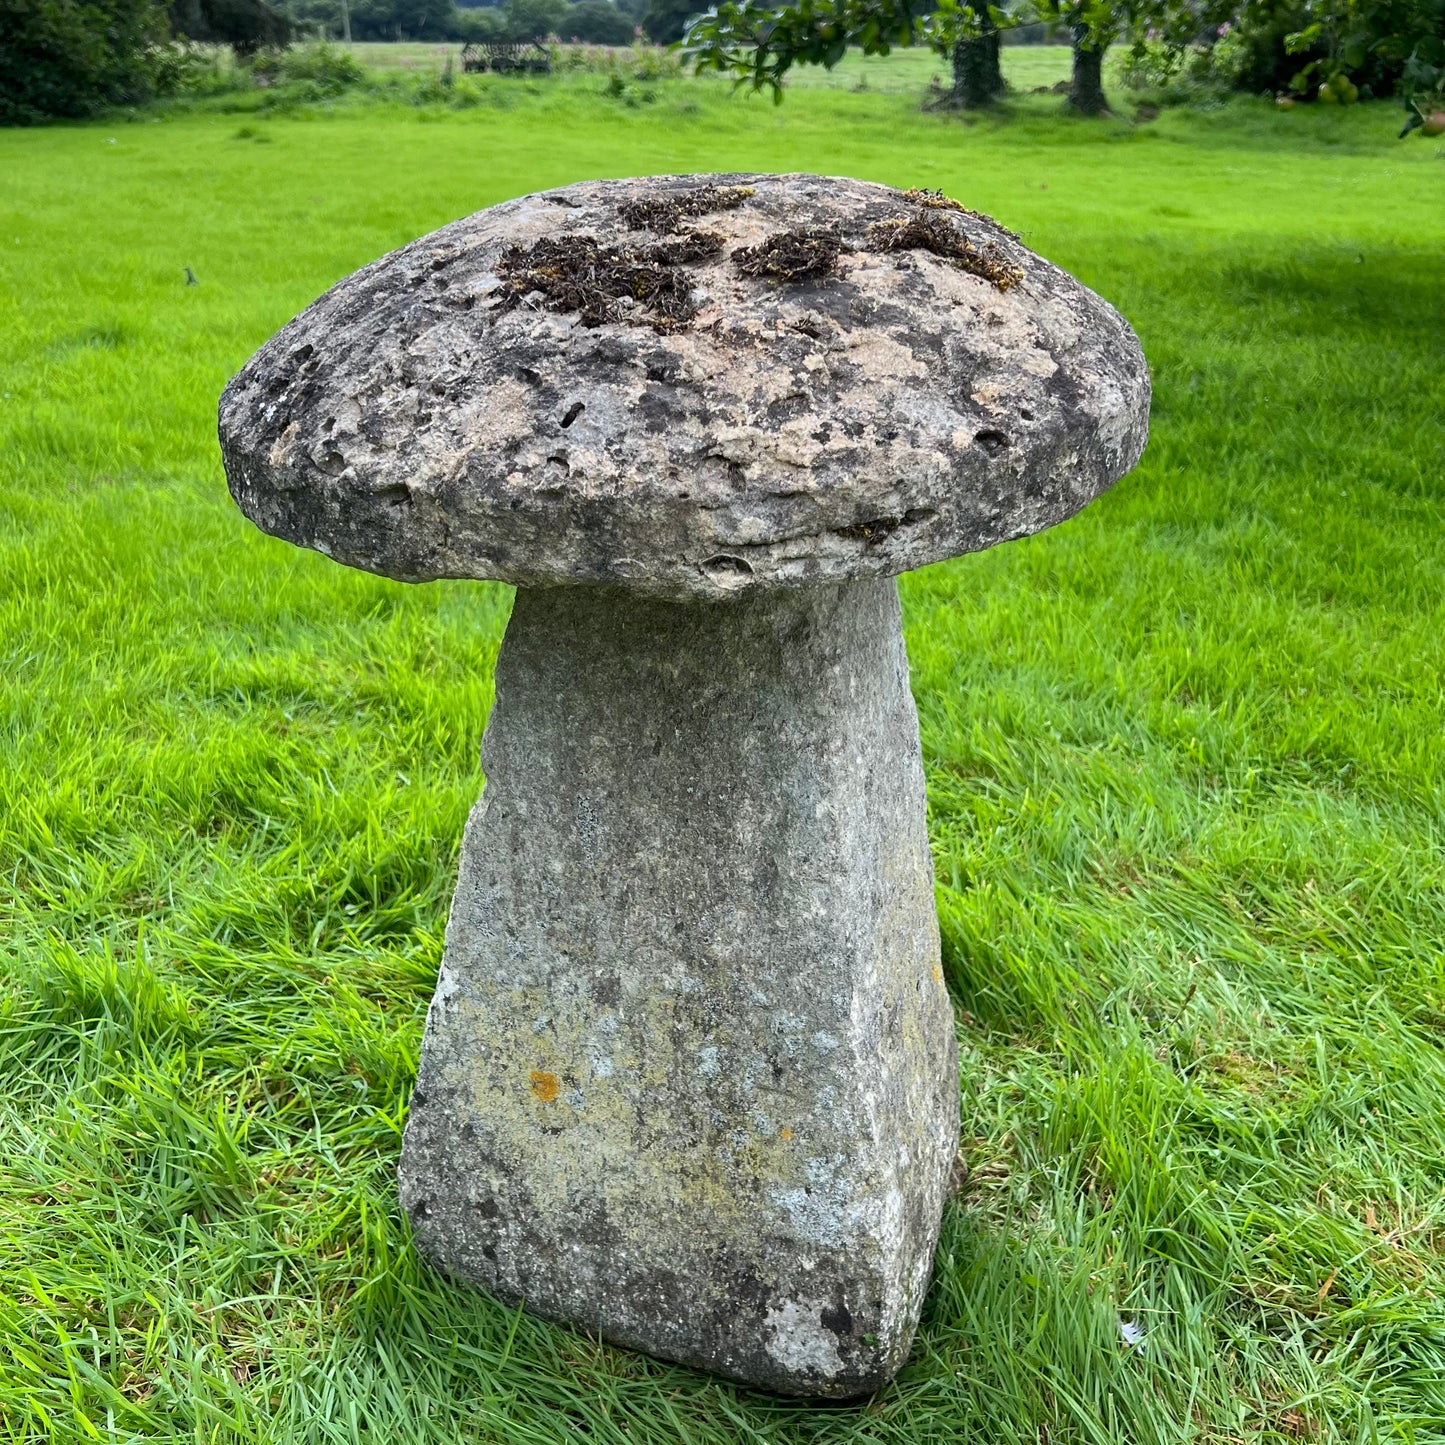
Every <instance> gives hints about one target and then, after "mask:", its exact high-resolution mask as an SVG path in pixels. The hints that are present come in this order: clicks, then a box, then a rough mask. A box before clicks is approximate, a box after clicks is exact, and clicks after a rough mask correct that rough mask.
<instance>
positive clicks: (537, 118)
mask: <svg viewBox="0 0 1445 1445" xmlns="http://www.w3.org/2000/svg"><path fill="white" fill-rule="evenodd" d="M601 90H602V82H601V80H600V79H599V78H598V77H596V76H582V77H577V78H572V79H566V80H556V81H551V82H538V83H515V84H513V85H512V86H511V88H510V89H508V88H506V87H505V86H502V85H492V86H490V87H487V88H484V89H483V91H482V92H480V93H481V95H482V103H480V104H478V105H476V106H474V107H473V108H471V109H469V110H465V111H460V112H455V111H452V110H450V109H447V108H444V107H440V106H432V107H422V108H420V109H417V108H409V107H406V106H403V105H372V106H369V107H368V106H359V105H358V106H348V105H347V104H346V103H339V104H338V106H337V108H336V110H335V111H334V112H332V113H328V112H327V111H326V110H325V109H323V108H306V107H302V108H301V109H299V110H296V111H293V112H291V113H281V114H272V115H270V116H265V115H259V116H252V117H242V116H236V115H228V114H221V113H215V112H199V113H194V114H188V115H177V116H173V117H171V118H165V119H157V118H154V117H151V116H148V115H142V116H139V117H137V118H135V120H134V121H132V122H127V121H125V120H118V121H113V122H106V123H102V124H98V125H87V126H79V127H65V128H56V129H50V130H35V131H27V132H15V131H11V132H5V133H0V177H3V184H0V1439H4V1440H11V1441H19V1440H25V1441H40V1440H44V1441H52V1440H53V1441H62V1442H70V1441H76V1442H80V1441H106V1442H110V1441H142V1440H144V1441H166V1442H171V1441H174V1442H181V1441H186V1442H211V1441H216V1442H232V1441H284V1442H302V1441H306V1442H310V1441H316V1442H322V1441H327V1442H330V1441H355V1442H361V1441H366V1442H385V1445H410V1442H423V1441H426V1442H444V1441H445V1442H450V1441H458V1442H460V1441H468V1442H484V1441H485V1442H507V1445H522V1442H537V1445H556V1442H561V1441H568V1442H584V1441H585V1442H624V1441H631V1442H658V1445H674V1442H680V1441H685V1442H697V1445H702V1442H717V1445H720V1442H747V1445H763V1442H768V1445H783V1442H825V1441H826V1442H844V1441H849V1442H862V1441H870V1442H898V1445H904V1442H907V1445H930V1442H940V1445H941V1442H945V1441H947V1442H962V1441H969V1442H974V1441H976V1442H985V1445H990V1442H996V1441H998V1442H1002V1441H1031V1442H1033V1441H1037V1442H1049V1445H1063V1442H1071V1445H1072V1442H1079V1445H1084V1442H1100V1445H1101V1442H1118V1445H1125V1442H1128V1445H1136V1442H1141V1445H1142V1442H1154V1441H1186V1440H1199V1441H1211V1442H1215V1441H1220V1442H1222V1441H1247V1442H1255V1441H1261V1442H1262V1441H1299V1440H1320V1441H1341V1442H1346V1441H1347V1442H1365V1441H1374V1440H1392V1439H1396V1440H1408V1441H1415V1442H1425V1441H1431V1440H1440V1439H1445V1054H1442V1043H1445V804H1442V798H1445V697H1442V683H1441V672H1442V667H1445V516H1442V503H1445V440H1442V438H1445V431H1442V428H1441V417H1442V415H1445V385H1442V374H1445V373H1442V366H1441V358H1442V350H1441V343H1442V330H1441V318H1442V311H1445V306H1442V302H1445V280H1442V274H1441V270H1440V256H1441V253H1442V252H1441V247H1442V241H1445V234H1442V233H1445V159H1442V156H1441V152H1440V150H1439V149H1438V148H1437V145H1436V143H1433V142H1424V141H1421V140H1420V139H1419V138H1418V137H1416V138H1414V139H1413V140H1412V141H1410V142H1405V143H1396V142H1395V140H1394V139H1393V133H1394V129H1395V121H1396V113H1395V112H1393V111H1390V110H1387V109H1385V108H1383V107H1380V106H1369V107H1359V108H1357V109H1354V110H1351V111H1343V112H1342V111H1325V110H1323V109H1320V110H1316V111H1298V110H1297V111H1295V112H1293V113H1291V114H1287V115H1286V114H1278V113H1276V112H1274V111H1273V109H1272V108H1269V107H1266V106H1264V105H1262V104H1260V103H1255V102H1241V103H1238V104H1236V105H1234V106H1231V107H1229V108H1227V109H1223V110H1214V111H1191V112H1168V113H1166V114H1165V115H1164V116H1163V117H1162V118H1161V119H1160V120H1159V121H1158V122H1156V123H1155V124H1152V125H1143V126H1137V127H1134V126H1130V125H1127V124H1124V123H1121V122H1106V123H1096V124H1090V123H1086V122H1078V121H1069V120H1064V119H1060V118H1059V117H1057V115H1056V114H1055V112H1054V109H1053V105H1054V102H1052V101H1051V100H1050V101H1048V102H1047V103H1045V101H1044V99H1042V98H1038V99H1034V100H1029V101H1027V102H1021V103H1019V105H1018V106H1017V107H1016V108H1015V112H1014V114H1013V115H1012V117H1011V118H1009V119H1006V120H981V121H978V122H976V123H974V124H972V125H965V124H963V123H961V122H959V121H958V120H955V119H949V118H945V117H940V116H925V115H920V114H919V113H918V111H917V105H916V96H912V95H908V94H902V93H887V92H886V91H884V90H883V89H881V88H876V87H873V88H870V90H869V91H868V92H866V93H854V92H852V91H850V90H848V89H809V88H805V87H799V88H797V89H796V90H795V91H794V93H793V94H792V95H791V96H790V98H789V99H788V101H787V102H786V103H785V104H784V105H783V106H781V107H780V108H774V107H773V106H772V105H770V104H768V103H767V102H766V101H765V100H761V101H759V100H749V99H747V98H744V97H736V98H730V97H729V95H728V93H727V91H726V89H725V88H724V87H721V86H718V85H699V84H695V83H694V84H682V83H661V84H659V85H658V86H657V87H656V88H655V90H654V91H653V96H654V98H653V99H652V100H651V101H648V100H646V99H645V98H643V97H640V96H637V95H633V96H632V97H631V99H632V101H633V102H634V103H632V104H629V103H628V97H626V96H624V97H622V98H621V99H617V100H614V99H609V98H607V97H606V96H604V95H602V94H601V93H600V92H601ZM243 122H244V123H243ZM734 167H736V168H759V169H778V170H781V169H789V168H807V169H814V170H819V171H832V172H846V173H850V174H855V175H860V176H866V177H871V178H876V179H879V180H884V181H889V182H894V183H899V184H905V185H927V186H939V187H942V188H944V189H945V190H947V191H948V192H949V193H950V194H952V195H955V196H958V197H960V198H962V199H963V200H964V201H965V202H966V203H967V204H968V205H971V206H976V207H980V208H982V209H985V210H988V211H990V212H992V213H994V214H996V215H997V216H999V217H1000V218H1001V219H1002V220H1003V221H1005V222H1006V223H1007V224H1009V225H1011V226H1013V227H1015V228H1017V229H1019V230H1020V231H1022V233H1023V234H1024V237H1025V239H1026V240H1027V241H1028V242H1029V243H1030V244H1031V245H1033V246H1034V247H1035V248H1037V249H1038V250H1040V251H1041V252H1043V253H1044V254H1046V255H1048V256H1049V257H1051V258H1052V259H1054V260H1056V261H1058V262H1059V263H1061V264H1062V265H1064V266H1066V267H1068V268H1069V269H1071V270H1073V271H1074V272H1076V273H1077V274H1078V275H1079V276H1081V277H1082V278H1083V279H1084V280H1086V281H1087V282H1088V283H1089V284H1091V285H1092V286H1094V287H1095V288H1097V289H1098V290H1100V291H1101V292H1102V293H1103V294H1104V295H1106V296H1108V297H1109V298H1110V299H1111V300H1113V301H1114V302H1115V303H1116V304H1117V305H1118V306H1119V307H1120V308H1121V309H1122V310H1123V311H1124V312H1125V313H1126V314H1127V315H1128V316H1129V317H1130V318H1131V320H1132V321H1133V323H1134V324H1135V326H1136V328H1137V329H1138V331H1139V333H1140V335H1141V336H1142V338H1143V341H1144V346H1145V350H1146V352H1147V354H1148V355H1149V357H1150V359H1151V362H1152V365H1153V369H1154V375H1155V384H1156V404H1155V415H1154V435H1153V440H1152V442H1151V445H1150V448H1149V451H1148V453H1147V455H1146V457H1145V459H1144V462H1143V464H1142V465H1141V466H1140V467H1139V469H1138V471H1137V472H1136V473H1135V474H1134V475H1133V476H1131V477H1130V478H1129V479H1127V480H1126V481H1125V482H1123V483H1122V484H1121V485H1120V486H1119V487H1118V488H1116V489H1115V490H1114V491H1113V492H1112V493H1111V494H1110V495H1109V496H1107V497H1106V498H1104V499H1103V500H1102V501H1100V502H1099V503H1098V504H1096V505H1095V506H1093V507H1092V508H1090V509H1089V510H1088V511H1087V512H1086V513H1085V514H1083V515H1082V516H1081V517H1079V518H1078V519H1076V520H1075V521H1073V522H1071V523H1069V524H1067V525H1065V526H1063V527H1060V528H1058V529H1056V530H1055V531H1053V532H1051V533H1048V534H1046V535H1043V536H1040V537H1038V538H1036V539H1033V540H1031V541H1028V542H1026V543H1019V544H1014V545H1012V546H1009V547H1006V548H1003V549H1000V550H998V551H996V552H993V553H987V554H984V555H981V556H976V557H971V558H964V559H961V560H959V561H957V562H955V563H951V564H948V565H945V566H940V567H936V568H933V569H931V570H929V571H927V572H925V573H921V574H917V575H914V576H912V577H911V578H909V579H908V580H907V581H906V583H905V585H904V599H905V608H906V614H907V624H908V639H909V645H910V648H911V652H912V657H913V665H914V684H915V689H916V691H917V695H918V700H919V705H920V710H921V713H922V720H923V729H924V744H925V749H926V753H927V760H928V767H929V782H930V796H931V808H932V812H931V819H932V830H933V839H934V846H935V852H936V858H937V865H938V901H939V908H940V912H941V915H942V919H943V925H944V936H945V950H946V962H947V967H948V975H949V979H950V983H951V986H952V989H953V992H954V998H955V1000H956V1003H957V1008H958V1037H959V1045H960V1048H961V1050H962V1060H963V1097H962V1110H963V1120H964V1136H965V1141H966V1142H965V1154H966V1158H967V1162H968V1164H969V1166H970V1170H971V1173H970V1175H969V1177H968V1180H967V1183H966V1184H965V1186H964V1187H963V1189H962V1192H961V1194H960V1196H959V1198H958V1199H957V1201H956V1203H955V1204H953V1205H952V1206H951V1207H950V1211H949V1214H948V1218H947V1221H946V1225H945V1233H944V1239H943V1244H942V1248H941V1251H940V1256H939V1262H938V1269H937V1276H936V1281H935V1285H934V1288H933V1291H932V1294H931V1296H930V1299H929V1302H928V1306H927V1310H926V1314H925V1320H924V1325H923V1328H922V1330H921V1332H920V1335H919V1339H918V1343H917V1346H916V1349H915V1352H914V1356H913V1359H912V1362H911V1363H910V1365H909V1366H908V1367H907V1369H906V1371H905V1372H904V1374H903V1375H902V1377H901V1378H900V1380H899V1382H898V1383H897V1385H896V1386H894V1387H893V1388H891V1389H889V1390H888V1391H886V1392H885V1393H883V1394H882V1395H880V1396H879V1397H878V1398H877V1399H875V1400H874V1401H872V1402H871V1403H869V1404H866V1405H864V1406H861V1407H859V1406H851V1407H846V1408H836V1407H835V1408H829V1409H826V1410H815V1409H810V1408H808V1407H806V1406H803V1405H799V1404H796V1403H786V1402H779V1401H776V1400H772V1399H769V1398H766V1397H762V1396H757V1395H751V1394H749V1393H747V1392H745V1391H741V1390H738V1389H735V1388H733V1387H731V1386H728V1385H724V1384H720V1383H717V1382H715V1381H712V1380H709V1379H706V1378H704V1377H702V1376H699V1375H695V1374H692V1373H690V1372H688V1371H685V1370H680V1369H673V1368H668V1367H666V1366H663V1365H659V1364H656V1363H653V1362H650V1361H648V1360H645V1359H642V1358H639V1357H636V1356H633V1355H629V1354H626V1353H623V1352H619V1351H615V1350H612V1349H609V1348H606V1347H603V1346H600V1345H598V1344H595V1343H593V1342H592V1341H590V1340H588V1339H585V1338H582V1337H579V1336H577V1335H574V1334H572V1333H569V1332H568V1331H566V1330H564V1329H559V1328H554V1327H552V1326H549V1325H545V1324H541V1323H538V1322H536V1321H533V1320H531V1319H528V1318H526V1317H524V1316H520V1315H517V1314H514V1313H512V1312H509V1311H507V1310H504V1309H502V1308H500V1307H498V1306H497V1305H495V1304H492V1303H490V1302H489V1301H488V1300H487V1299H485V1298H483V1297H480V1296H478V1295H475V1294H471V1293H468V1292H465V1291H463V1290H460V1289H457V1288H453V1287H450V1286H448V1285H446V1284H444V1283H442V1282H441V1281H439V1280H438V1279H437V1278H435V1277H433V1276H432V1275H431V1274H430V1273H428V1272H427V1271H426V1270H425V1269H423V1268H422V1267H421V1266H420V1265H419V1264H418V1262H417V1260H416V1258H415V1257H414V1255H413V1254H412V1253H411V1251H410V1249H409V1247H408V1243H407V1237H406V1233H405V1229H404V1227H403V1223H402V1220H401V1218H400V1215H399V1212H398V1209H397V1206H396V1200H395V1192H394V1182H393V1179H394V1170H395V1165H396V1158H397V1152H398V1146H399V1142H400V1131H401V1127H402V1122H403V1118H404V1115H405V1110H406V1101H407V1094H408V1090H409V1087H410V1083H411V1078H412V1071H413V1069H414V1066H415V1061H416V1054H417V1046H418V1042H419V1037H420V1029H421V1020H422V1014H423V1011H424V1009H425V1006H426V1003H427V1000H428V997H429V994H430V991H431V987H432V983H433V978H434V972H435V969H436V966H437V961H438V957H439V952H440V947H441V938H442V928H443V923H444V919H445V913H446V907H447V902H448V893H449V889H450V885H451V881H452V876H453V869H454V866H455V860H456V853H457V846H458V841H459V834H460V829H461V826H462V822H463V819H464V817H465V813H466V810H467V808H468V806H469V804H470V803H471V801H472V800H473V798H474V796H475V794H476V792H477V790H478V788H479V786H480V784H481V777H480V774H479V770H478V764H477V750H478V744H479V740H480V737H481V731H482V726H483V723H484V721H485V716H486V710H487V705H488V700H489V696H490V682H489V669H490V666H491V662H492V659H493V656H494V654H495V649H496V645H497V642H498V639H499V637H500V635H501V632H502V628H503V626H504V622H505V618H506V614H507V608H508V594H507V591H506V589H504V588H502V587H500V586H490V585H477V584H470V585H466V584H448V585H430V586H425V587H413V588H408V587H405V586H402V585H396V584H391V583H388V582H385V581H381V580H379V579H376V578H373V577H368V576H363V575H361V574H358V573H352V572H348V571H345V570H344V569H342V568H340V567H338V566H335V565H333V564H331V563H329V562H328V561H326V560H325V559H324V558H322V557H319V556H315V555H310V554H303V553H301V552H298V551H297V550H295V549H292V548H289V547H287V546H284V545H283V544H281V543H279V542H274V541H271V540H269V539H267V538H265V537H262V536H261V535H259V534H258V533H257V532H255V531H254V530H253V529H252V528H251V527H250V526H249V525H248V524H247V523H246V522H244V521H243V520H242V518H241V517H240V516H239V514H238V513H237V512H236V510H235V508H234V507H233V506H232V505H231V503H230V501H229V500H228V498H227V496H226V493H225V487H224V483H223V480H222V476H221V471H220V466H219V461H218V457H217V453H216V446H215V441H214V425H213V423H214V410H215V400H216V397H217V394H218V392H219V390H220V388H221V385H222V384H223V382H224V381H225V379H226V377H227V376H228V375H229V374H230V373H231V372H232V371H233V370H234V369H235V368H236V367H238V366H239V365H240V363H241V362H242V361H243V360H244V359H245V358H246V356H247V355H248V354H249V353H250V352H251V350H252V349H253V348H254V347H256V346H257V345H258V344H259V343H260V342H261V341H263V340H264V339H265V338H266V337H267V336H268V335H270V333H271V332H272V331H273V330H275V328H276V327H278V326H279V325H280V324H281V323H282V322H283V321H284V320H286V319H287V318H288V317H289V316H291V315H292V314H293V313H294V312H295V311H297V310H298V309H300V308H301V307H302V306H303V305H304V304H305V303H307V302H308V301H310V300H311V299H312V298H313V297H314V296H316V295H317V294H318V293H319V292H320V291H321V290H322V289H323V288H325V287H326V286H328V285H330V284H331V283H332V282H333V281H334V280H336V279H337V278H338V277H340V276H342V275H344V274H346V273H347V272H349V271H350V270H352V269H353V268H354V267H356V266H358V265H360V264H361V263H363V262H365V261H367V260H369V259H371V258H373V257H375V256H377V255H379V254H381V253H382V252H384V251H386V250H388V249H389V248H391V247H393V246H396V245H398V244H399V243H401V242H403V241H405V240H407V239H409V238H410V237H413V236H415V235H417V234H419V233H421V232H424V231H426V230H428V229H430V228H432V227H434V226H437V225H440V224H441V223H443V222H445V221H447V220H450V219H452V218H453V217H456V216H458V215H461V214H463V213H465V212H467V211H470V210H472V209H474V208H476V207H479V206H483V205H486V204H488V203H491V202H494V201H497V200H501V199H502V198H504V197H507V196H512V195H515V194H518V193H520V192H523V191H526V190H529V189H535V188H538V187H542V186H548V185H554V184H559V183H562V182H566V181H570V180H574V179H579V178H583V177H592V176H601V175H617V174H629V173H637V172H647V171H656V170H693V169H699V170H700V169H711V168H717V169H727V168H734ZM186 267H190V268H191V271H192V273H193V274H194V276H195V277H196V280H197V282H198V284H196V285H194V286H191V285H187V284H186V274H185V268H186ZM1125 1325H1127V1326H1128V1327H1129V1329H1128V1331H1127V1333H1128V1334H1129V1335H1130V1336H1131V1337H1132V1336H1134V1335H1135V1334H1136V1333H1139V1334H1141V1335H1142V1338H1141V1340H1140V1342H1139V1343H1136V1344H1133V1345H1130V1344H1127V1343H1126V1341H1125V1333H1126V1332H1125V1331H1124V1330H1123V1329H1122V1326H1125Z"/></svg>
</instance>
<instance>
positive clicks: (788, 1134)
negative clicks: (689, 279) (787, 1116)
mask: <svg viewBox="0 0 1445 1445" xmlns="http://www.w3.org/2000/svg"><path fill="white" fill-rule="evenodd" d="M792 1137H793V1131H792V1130H791V1129H789V1128H788V1127H787V1126H786V1125H784V1127H783V1128H781V1129H779V1130H778V1138H779V1139H782V1140H783V1141H784V1142H785V1143H786V1142H787V1141H788V1140H789V1139H791V1138H792Z"/></svg>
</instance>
